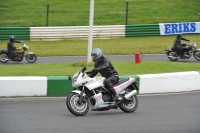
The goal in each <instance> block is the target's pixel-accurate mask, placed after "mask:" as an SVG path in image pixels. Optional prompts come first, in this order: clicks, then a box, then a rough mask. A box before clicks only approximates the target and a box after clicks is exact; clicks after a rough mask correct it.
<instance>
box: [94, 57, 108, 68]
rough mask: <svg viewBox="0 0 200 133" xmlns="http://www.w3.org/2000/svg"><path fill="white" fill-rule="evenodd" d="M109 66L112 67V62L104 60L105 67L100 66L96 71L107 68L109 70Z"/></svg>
mask: <svg viewBox="0 0 200 133" xmlns="http://www.w3.org/2000/svg"><path fill="white" fill-rule="evenodd" d="M109 66H110V60H109V59H107V58H104V63H103V65H101V66H99V67H96V68H95V69H96V70H98V71H99V70H102V69H105V68H107V67H109Z"/></svg>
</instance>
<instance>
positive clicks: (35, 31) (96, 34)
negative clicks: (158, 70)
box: [0, 24, 159, 40]
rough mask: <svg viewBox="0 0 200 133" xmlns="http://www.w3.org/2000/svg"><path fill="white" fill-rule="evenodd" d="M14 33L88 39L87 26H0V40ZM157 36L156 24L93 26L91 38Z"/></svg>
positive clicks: (31, 37) (25, 36)
mask: <svg viewBox="0 0 200 133" xmlns="http://www.w3.org/2000/svg"><path fill="white" fill-rule="evenodd" d="M10 35H14V36H15V37H16V39H18V40H62V39H88V36H89V26H58V27H57V26H55V27H0V40H7V39H8V38H9V36H10ZM155 35H157V36H159V25H158V24H147V25H146V24H143V25H141V24H140V25H104V26H93V38H94V39H95V38H96V39H97V38H98V39H110V38H124V37H136V36H155Z"/></svg>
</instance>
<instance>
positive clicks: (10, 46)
mask: <svg viewBox="0 0 200 133" xmlns="http://www.w3.org/2000/svg"><path fill="white" fill-rule="evenodd" d="M14 42H16V43H21V41H17V40H14V41H13V42H11V41H10V40H9V41H8V44H7V50H8V52H9V51H15V49H16V47H15V46H14Z"/></svg>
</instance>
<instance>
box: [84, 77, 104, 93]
mask: <svg viewBox="0 0 200 133" xmlns="http://www.w3.org/2000/svg"><path fill="white" fill-rule="evenodd" d="M104 80H105V77H101V78H93V80H91V81H90V82H88V83H87V84H85V86H86V87H87V88H88V89H89V90H93V89H96V88H99V87H103V86H104V84H103V82H104Z"/></svg>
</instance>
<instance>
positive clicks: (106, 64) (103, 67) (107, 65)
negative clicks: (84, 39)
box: [87, 48, 119, 101]
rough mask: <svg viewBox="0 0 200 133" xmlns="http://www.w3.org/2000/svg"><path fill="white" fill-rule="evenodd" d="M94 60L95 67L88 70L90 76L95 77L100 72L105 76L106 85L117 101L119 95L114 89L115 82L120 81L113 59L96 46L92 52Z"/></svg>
mask: <svg viewBox="0 0 200 133" xmlns="http://www.w3.org/2000/svg"><path fill="white" fill-rule="evenodd" d="M91 56H92V59H93V61H94V62H95V65H94V69H92V70H91V71H90V72H87V74H88V76H89V77H94V76H96V75H97V73H98V72H99V73H100V74H101V75H102V77H105V78H106V79H105V81H104V85H105V86H106V88H108V89H110V92H111V93H112V95H113V101H117V98H118V95H117V93H116V91H115V89H114V86H113V85H115V84H117V83H118V82H119V77H118V72H117V71H116V70H115V68H114V67H113V65H112V64H111V61H110V60H109V59H108V58H107V57H105V56H103V52H102V50H101V49H100V48H95V49H93V50H92V52H91Z"/></svg>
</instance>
